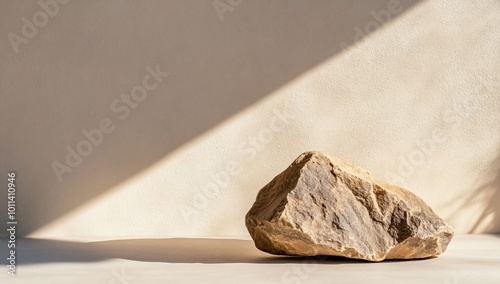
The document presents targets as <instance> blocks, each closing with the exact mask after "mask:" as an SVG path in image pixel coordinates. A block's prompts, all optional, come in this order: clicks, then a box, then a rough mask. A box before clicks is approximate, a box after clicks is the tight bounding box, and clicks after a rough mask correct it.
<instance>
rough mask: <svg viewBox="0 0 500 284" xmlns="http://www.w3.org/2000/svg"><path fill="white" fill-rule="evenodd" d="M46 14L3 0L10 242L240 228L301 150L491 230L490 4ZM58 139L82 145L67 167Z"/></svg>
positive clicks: (495, 79) (0, 81) (494, 43)
mask: <svg viewBox="0 0 500 284" xmlns="http://www.w3.org/2000/svg"><path fill="white" fill-rule="evenodd" d="M47 1H49V0H42V3H45V2H47ZM61 2H62V1H61ZM53 3H56V2H53ZM56 8H57V9H56ZM47 10H48V11H49V12H50V13H51V14H52V16H47V17H46V18H44V15H46V14H44V13H45V12H40V11H43V10H42V7H41V6H40V5H39V4H37V1H0V35H1V38H2V40H1V41H0V64H1V69H0V94H1V100H2V101H1V112H0V115H1V120H2V126H1V127H2V128H1V131H2V135H1V144H0V147H1V148H0V149H1V165H0V172H1V175H2V176H3V177H6V173H7V172H8V171H11V170H15V171H16V172H17V176H18V177H17V186H18V195H17V199H18V206H17V214H18V215H17V216H18V221H19V224H20V225H19V229H20V231H19V233H20V234H21V235H31V236H38V237H55V238H86V237H95V236H105V237H131V236H132V237H134V236H170V235H198V236H199V235H243V234H247V232H246V229H245V227H244V215H245V214H246V212H247V210H248V209H249V208H250V206H251V204H252V203H253V201H254V198H255V195H256V193H257V192H258V190H259V189H260V188H261V187H262V186H263V185H264V184H266V183H267V182H268V181H269V180H270V179H271V178H273V177H274V176H275V175H276V174H278V173H279V172H280V171H282V170H283V169H284V168H285V167H286V166H288V164H289V163H290V162H291V161H293V159H295V158H296V157H297V156H298V155H299V154H300V153H301V152H303V151H306V150H321V151H325V152H328V153H331V154H333V155H337V156H339V157H341V158H343V159H345V160H348V161H351V162H354V163H356V164H358V165H359V166H361V167H364V168H366V169H368V170H370V171H372V172H373V173H374V174H375V175H376V176H378V177H380V178H383V179H388V180H391V181H393V182H395V183H397V184H399V185H402V186H404V187H406V188H408V189H410V190H412V191H413V192H415V193H416V194H417V195H419V196H420V197H422V198H423V199H424V200H425V201H426V202H428V203H429V204H430V205H431V206H432V207H433V208H434V209H435V210H436V211H437V213H438V214H439V215H441V216H442V217H444V218H445V219H446V220H448V221H449V222H450V224H451V225H453V226H454V227H455V228H456V231H457V232H459V233H465V232H500V212H499V208H500V189H499V184H500V180H499V179H500V175H499V171H500V131H499V130H500V129H499V125H500V95H499V89H500V88H499V74H500V72H499V71H500V66H499V52H498V50H500V4H499V2H498V1H480V2H477V1H452V0H449V1H416V0H413V1H401V2H399V1H395V0H393V1H302V2H299V1H294V2H291V3H290V2H289V1H236V0H233V1H228V0H220V1H215V2H213V1H204V2H202V1H72V2H69V3H67V4H57V6H56V5H52V6H49V7H48V8H47ZM23 17H26V19H27V21H29V22H30V23H33V21H36V23H35V24H38V27H36V26H35V28H36V29H37V30H30V27H29V25H30V24H26V23H25V22H23ZM34 18H35V19H34ZM389 18H390V19H389ZM44 21H45V22H44ZM23 27H24V31H23ZM31 28H33V27H31ZM23 32H24V35H23ZM14 34H15V35H14ZM21 37H22V38H21ZM16 51H17V52H16ZM157 68H158V69H159V70H161V72H165V73H169V74H168V76H167V75H166V74H164V73H160V74H158V72H157V71H152V69H157ZM148 70H149V71H148ZM155 72H156V73H157V74H156V79H155V78H154V77H153V76H151V74H153V73H155ZM148 74H149V75H148ZM143 91H144V92H145V94H143V93H141V92H143ZM130 93H133V94H134V96H135V98H136V99H134V98H132V99H131V100H130V101H129V102H125V101H122V100H121V95H122V94H125V95H128V94H130ZM99 127H101V130H99V132H100V133H102V138H101V137H100V135H99V134H96V133H97V132H96V131H93V132H92V131H91V130H92V129H95V128H99ZM85 130H86V131H91V132H92V133H94V134H93V135H94V136H93V137H94V140H95V141H94V144H95V145H94V144H91V142H92V141H89V138H86V137H85V136H84V134H83V133H82V131H85ZM67 146H69V147H70V148H72V149H78V147H80V151H82V152H83V153H84V154H85V155H87V156H83V157H81V158H82V159H81V161H79V160H78V159H77V158H75V157H72V159H73V160H70V161H69V164H68V162H67V161H65V159H66V156H67V153H68V150H67V149H66V147H67ZM89 146H90V147H89ZM54 162H57V163H59V164H57V167H58V171H59V175H58V174H56V172H55V171H54V168H53V167H54V165H55V164H54ZM69 171H71V172H69ZM4 179H5V180H4V181H3V182H2V197H1V198H2V199H1V200H5V198H6V188H5V185H6V178H4ZM0 210H1V212H6V202H5V201H2V202H1V203H0ZM2 216H5V214H4V213H2ZM2 218H4V217H2ZM2 220H4V219H2ZM4 224H5V222H3V221H2V226H5V225H4Z"/></svg>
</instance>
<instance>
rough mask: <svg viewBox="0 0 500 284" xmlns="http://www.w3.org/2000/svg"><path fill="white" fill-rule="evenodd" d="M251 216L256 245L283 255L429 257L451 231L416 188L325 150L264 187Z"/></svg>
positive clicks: (440, 248) (443, 247) (377, 258)
mask: <svg viewBox="0 0 500 284" xmlns="http://www.w3.org/2000/svg"><path fill="white" fill-rule="evenodd" d="M245 221H246V222H245V223H246V226H247V228H248V231H249V232H250V235H251V236H252V238H253V240H254V242H255V246H256V247H257V248H258V249H260V250H262V251H265V252H268V253H271V254H278V255H293V256H316V255H330V256H343V257H349V258H356V259H365V260H369V261H381V260H384V259H413V258H427V257H432V256H436V255H439V254H441V253H443V252H444V251H445V250H446V247H447V246H448V243H449V242H450V240H451V238H452V237H453V230H452V228H451V227H450V226H449V225H447V224H446V223H445V222H444V221H443V220H442V219H441V218H439V216H437V215H436V214H435V213H434V212H433V211H432V209H431V208H430V207H429V206H428V205H427V204H425V202H424V201H422V200H421V199H420V198H419V197H417V196H416V195H414V194H413V193H411V192H409V191H408V190H405V189H403V188H400V187H397V186H395V185H390V184H387V183H385V182H383V181H380V180H378V179H376V178H375V177H373V175H372V174H371V173H370V172H368V171H366V170H363V169H361V168H359V167H357V166H355V165H352V164H349V163H347V162H344V161H342V160H341V159H339V158H336V157H332V156H327V155H325V154H322V153H320V152H306V153H304V154H302V155H300V156H299V157H298V158H297V159H296V160H295V161H294V162H293V163H292V164H291V165H290V166H289V167H288V168H287V169H286V170H285V171H283V172H282V173H281V174H279V175H278V176H276V177H275V178H274V179H273V180H272V181H271V182H270V183H269V184H267V185H266V186H264V188H262V189H261V190H260V192H259V193H258V195H257V199H256V201H255V203H254V204H253V206H252V208H251V209H250V211H249V212H248V213H247V215H246V219H245Z"/></svg>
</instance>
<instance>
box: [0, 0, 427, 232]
mask: <svg viewBox="0 0 500 284" xmlns="http://www.w3.org/2000/svg"><path fill="white" fill-rule="evenodd" d="M388 3H395V1H303V2H294V3H289V2H285V1H271V2H264V1H246V2H243V3H242V4H241V5H239V6H237V7H234V9H232V10H231V11H230V12H226V13H224V15H223V20H222V21H221V20H220V18H219V16H218V15H217V12H216V11H215V9H214V7H213V6H212V2H211V1H205V2H204V3H203V4H200V2H199V1H164V2H160V1H157V2H140V3H139V2H133V1H125V2H106V3H103V2H101V1H85V2H83V1H82V2H74V3H70V4H68V5H66V6H64V7H61V10H60V11H59V13H58V15H56V16H55V17H54V18H51V19H50V21H51V22H50V23H49V25H47V26H46V27H44V28H43V29H40V31H39V32H38V34H37V35H36V37H34V38H33V39H30V41H29V43H28V44H26V45H21V46H20V50H21V51H20V52H19V53H18V54H14V53H13V51H12V48H11V46H10V43H9V42H8V41H3V42H2V43H0V45H1V50H2V52H1V53H2V67H3V68H2V70H1V73H0V78H1V80H2V81H1V83H2V84H1V85H2V101H3V102H2V111H1V118H2V121H7V122H8V123H5V124H2V131H3V132H4V133H10V135H9V136H8V137H3V138H2V141H1V144H0V147H1V152H2V164H1V171H2V174H3V173H5V172H7V171H9V170H17V171H18V177H19V178H18V181H17V182H18V187H19V188H20V190H19V191H18V219H19V220H20V221H22V224H23V225H22V226H21V227H20V231H19V232H18V233H19V234H20V235H27V234H29V233H30V232H33V231H35V230H36V229H38V228H40V227H43V226H44V225H46V224H48V223H50V222H51V221H53V220H55V219H57V218H59V217H61V216H63V215H64V214H65V213H67V212H69V211H71V210H73V209H75V208H78V207H79V206H81V205H82V204H85V203H86V202H87V201H89V200H91V199H93V198H95V197H97V196H99V195H100V194H102V193H105V192H106V191H107V190H108V189H110V188H112V187H113V186H114V185H116V184H118V183H120V182H123V181H124V180H126V179H128V178H130V177H131V176H133V175H134V174H136V173H138V172H140V171H142V170H143V169H145V168H147V167H148V166H150V165H152V164H153V163H155V162H156V161H158V160H160V159H161V158H163V157H165V156H166V155H168V154H169V153H171V152H172V151H174V150H175V149H177V148H178V147H180V146H181V145H183V144H185V143H187V142H188V141H190V140H192V139H193V138H195V137H197V136H199V135H200V134H202V133H205V132H206V131H207V130H209V129H211V128H213V127H214V126H216V125H218V124H219V123H221V122H223V121H224V120H226V119H227V118H229V117H231V116H232V115H234V114H236V113H238V112H240V111H242V110H244V109H245V108H247V107H248V106H250V105H251V104H253V103H255V102H257V101H259V100H261V99H262V98H264V97H266V96H267V95H268V94H270V93H271V92H273V91H274V90H276V89H277V88H279V87H280V86H283V85H284V84H286V83H287V82H289V81H291V80H293V79H294V78H295V77H297V76H299V75H300V74H302V73H304V72H306V71H307V70H309V69H311V68H313V67H314V66H316V65H318V64H320V63H321V62H323V61H324V60H326V59H328V58H331V57H332V56H334V55H336V54H338V53H340V52H342V50H343V49H344V48H346V47H349V46H350V45H352V44H353V43H355V42H357V41H359V40H362V39H363V37H365V36H367V35H369V34H370V33H372V32H374V31H376V30H377V27H380V26H382V25H385V24H387V23H389V22H390V21H391V20H393V19H395V18H396V17H397V16H399V15H401V14H403V13H405V12H406V11H408V10H409V9H411V8H412V7H413V6H414V5H416V4H417V3H419V1H410V0H408V1H400V5H398V6H397V7H396V8H394V7H393V6H391V7H393V9H395V10H396V11H397V13H389V12H388ZM30 5H31V6H30ZM389 5H393V4H389ZM37 9H38V7H37V6H36V4H34V3H33V4H30V3H29V2H26V3H24V2H23V3H18V2H3V3H2V4H0V11H4V12H2V15H1V17H0V18H1V20H0V27H1V28H0V33H1V34H2V36H4V38H7V36H6V35H7V34H8V33H9V32H11V31H16V32H18V30H19V29H20V28H21V26H22V22H21V21H20V19H21V18H22V17H23V16H25V15H32V14H33V13H34V12H36V11H37ZM5 11H8V15H6V13H7V12H5ZM380 11H382V12H380ZM156 64H160V69H161V70H162V71H164V72H169V73H170V75H169V77H168V78H166V79H165V82H162V83H161V84H160V85H159V86H158V87H157V88H156V89H154V90H153V91H151V94H149V95H148V97H147V99H145V100H144V101H142V102H140V104H138V106H137V107H136V108H132V107H129V110H130V115H129V116H128V117H127V118H126V119H124V120H120V119H118V118H117V113H114V112H112V111H110V105H111V104H112V103H113V102H114V101H115V100H116V99H120V95H121V94H122V93H130V90H131V89H132V88H133V87H134V86H136V85H140V84H142V78H143V76H144V75H145V74H147V71H146V70H145V67H146V66H148V65H149V66H152V67H153V68H154V67H155V66H156ZM103 118H111V119H112V121H113V123H114V125H115V126H116V128H115V130H114V132H113V133H111V134H109V135H106V136H105V137H104V140H103V142H102V144H101V145H99V146H98V147H95V148H94V149H93V150H92V153H91V154H90V155H89V156H88V157H84V159H83V162H82V163H81V165H79V166H78V167H77V168H75V169H74V171H73V172H72V173H66V174H64V176H63V177H64V179H63V181H62V182H59V181H58V180H57V178H56V175H55V173H54V171H53V168H52V166H51V164H52V163H53V162H54V161H58V162H62V163H64V159H65V157H66V155H67V150H66V149H65V147H66V146H71V147H73V148H75V147H76V144H77V143H78V142H79V141H81V140H82V139H83V138H84V136H83V135H82V130H84V129H86V130H90V129H93V128H96V127H98V125H99V122H100V121H101V120H102V119H103ZM3 196H5V195H2V198H4V197H3ZM5 203H6V202H1V205H0V206H5ZM5 209H6V208H5V207H1V208H0V210H1V211H2V212H4V211H5ZM4 224H5V222H4Z"/></svg>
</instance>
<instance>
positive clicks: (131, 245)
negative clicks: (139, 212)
mask: <svg viewBox="0 0 500 284" xmlns="http://www.w3.org/2000/svg"><path fill="white" fill-rule="evenodd" d="M0 245H1V246H2V250H1V251H2V259H5V258H4V256H5V251H6V247H7V246H6V242H5V239H3V240H2V243H1V244H0ZM17 256H18V259H17V261H18V266H17V276H16V277H11V276H8V275H7V268H6V266H2V267H3V268H2V269H3V270H4V272H3V273H2V274H0V283H40V284H42V283H50V284H54V283H65V284H66V283H119V284H131V283H218V284H219V283H231V284H234V283H237V284H242V283H285V284H286V283H315V284H316V283H350V284H352V283H446V284H458V283H500V235H457V236H455V237H454V238H453V240H452V241H451V243H450V245H449V247H448V250H447V251H446V253H445V254H443V255H441V256H439V257H437V258H432V259H425V260H415V261H384V262H380V263H371V262H366V261H356V260H347V259H342V258H329V259H315V258H289V257H279V256H272V255H269V254H266V253H263V252H260V251H259V250H257V249H256V248H255V247H254V245H253V242H252V241H251V240H250V239H249V237H238V238H163V239H123V240H92V241H86V242H82V241H78V242H77V241H61V240H40V239H19V240H17ZM3 262H5V261H3Z"/></svg>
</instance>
